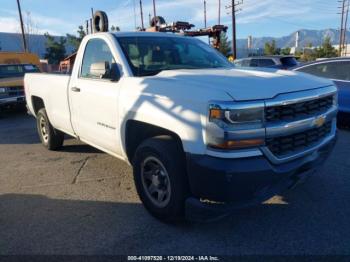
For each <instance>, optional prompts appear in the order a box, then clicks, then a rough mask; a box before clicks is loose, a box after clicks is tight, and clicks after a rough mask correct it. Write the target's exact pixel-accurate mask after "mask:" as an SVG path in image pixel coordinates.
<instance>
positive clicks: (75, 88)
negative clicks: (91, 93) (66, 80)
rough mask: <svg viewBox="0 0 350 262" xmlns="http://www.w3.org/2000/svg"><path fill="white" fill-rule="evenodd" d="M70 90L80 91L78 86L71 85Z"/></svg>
mask: <svg viewBox="0 0 350 262" xmlns="http://www.w3.org/2000/svg"><path fill="white" fill-rule="evenodd" d="M71 90H72V91H73V92H80V88H79V87H72V88H71Z"/></svg>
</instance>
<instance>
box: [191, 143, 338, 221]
mask: <svg viewBox="0 0 350 262" xmlns="http://www.w3.org/2000/svg"><path fill="white" fill-rule="evenodd" d="M335 141H336V137H335V138H334V139H332V140H331V141H330V142H328V143H327V144H325V145H324V146H322V147H320V148H318V150H316V151H314V152H313V153H310V154H308V155H305V156H303V157H301V158H298V159H295V160H293V161H290V162H287V163H282V164H277V165H276V164H273V163H272V162H270V161H269V160H268V159H267V158H266V157H265V156H257V157H249V158H241V159H223V158H216V157H211V156H205V155H192V154H187V171H188V177H189V184H190V188H191V192H192V195H193V197H192V198H190V199H188V200H187V202H186V215H187V218H188V219H190V220H202V219H201V217H203V215H204V214H205V217H206V218H205V219H208V217H209V218H210V217H211V216H213V217H220V216H223V215H226V214H228V213H230V212H231V211H232V210H235V209H237V208H241V207H246V206H250V205H254V204H259V203H261V202H263V201H265V200H267V199H269V198H271V197H272V196H274V195H276V194H279V193H281V192H283V191H284V190H286V189H288V188H290V187H292V186H294V185H295V184H296V183H298V182H299V181H300V180H302V179H304V178H305V177H307V176H308V175H309V174H311V173H313V172H314V171H315V170H316V168H317V167H320V166H321V165H322V164H323V163H324V162H325V160H326V159H327V157H328V156H329V154H330V152H331V151H332V149H333V148H334V145H335ZM203 200H210V201H211V203H210V204H209V203H208V202H207V201H203ZM212 201H215V202H220V203H215V204H214V203H212ZM209 214H210V215H209Z"/></svg>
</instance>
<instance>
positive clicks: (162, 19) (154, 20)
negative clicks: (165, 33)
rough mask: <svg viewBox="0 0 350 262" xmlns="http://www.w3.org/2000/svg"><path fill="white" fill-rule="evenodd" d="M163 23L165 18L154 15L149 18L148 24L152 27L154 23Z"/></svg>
mask: <svg viewBox="0 0 350 262" xmlns="http://www.w3.org/2000/svg"><path fill="white" fill-rule="evenodd" d="M165 23H166V22H165V19H164V18H163V17H162V16H156V17H153V18H152V19H151V22H150V26H151V27H154V26H156V25H163V24H165Z"/></svg>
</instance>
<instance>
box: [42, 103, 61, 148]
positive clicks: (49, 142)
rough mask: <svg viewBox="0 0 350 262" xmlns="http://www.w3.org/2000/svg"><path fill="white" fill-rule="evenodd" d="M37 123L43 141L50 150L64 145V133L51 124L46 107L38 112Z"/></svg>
mask: <svg viewBox="0 0 350 262" xmlns="http://www.w3.org/2000/svg"><path fill="white" fill-rule="evenodd" d="M36 124H37V129H38V134H39V137H40V140H41V143H42V144H43V145H44V146H45V147H46V148H47V149H48V150H53V151H54V150H57V149H59V148H61V147H62V145H63V141H64V134H63V133H62V132H61V131H59V130H57V129H55V128H54V127H53V126H52V125H51V123H50V121H49V118H48V117H47V114H46V110H45V109H44V108H42V109H40V110H39V112H38V113H37V117H36Z"/></svg>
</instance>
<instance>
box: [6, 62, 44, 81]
mask: <svg viewBox="0 0 350 262" xmlns="http://www.w3.org/2000/svg"><path fill="white" fill-rule="evenodd" d="M39 71H40V70H39V68H38V67H37V66H35V65H29V64H28V65H0V78H10V77H23V76H24V74H25V73H34V72H39Z"/></svg>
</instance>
